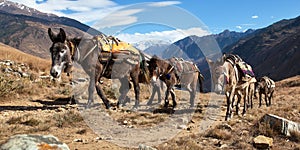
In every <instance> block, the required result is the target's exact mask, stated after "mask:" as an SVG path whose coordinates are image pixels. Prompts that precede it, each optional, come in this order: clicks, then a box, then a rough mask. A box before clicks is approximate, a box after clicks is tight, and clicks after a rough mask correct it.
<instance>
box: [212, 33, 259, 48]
mask: <svg viewBox="0 0 300 150" xmlns="http://www.w3.org/2000/svg"><path fill="white" fill-rule="evenodd" d="M254 31H255V30H253V29H248V30H247V31H246V32H236V31H229V30H224V31H223V32H221V33H219V34H215V35H213V37H214V38H215V39H216V41H217V42H218V44H219V46H220V48H221V49H224V48H225V47H227V46H229V45H231V44H233V43H235V42H237V41H238V40H240V39H241V38H243V37H245V36H248V35H250V34H252V33H254Z"/></svg>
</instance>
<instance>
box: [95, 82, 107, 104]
mask: <svg viewBox="0 0 300 150" xmlns="http://www.w3.org/2000/svg"><path fill="white" fill-rule="evenodd" d="M96 90H97V94H98V95H99V96H100V98H101V99H102V101H103V103H104V105H105V107H106V109H109V108H110V104H109V101H108V100H107V98H106V96H105V94H104V92H103V90H102V88H101V87H100V83H99V82H97V83H96Z"/></svg>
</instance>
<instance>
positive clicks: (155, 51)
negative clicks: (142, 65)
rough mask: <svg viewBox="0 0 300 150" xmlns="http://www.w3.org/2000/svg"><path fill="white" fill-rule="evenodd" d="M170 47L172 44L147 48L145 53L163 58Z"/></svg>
mask: <svg viewBox="0 0 300 150" xmlns="http://www.w3.org/2000/svg"><path fill="white" fill-rule="evenodd" d="M169 46H170V44H156V45H152V46H150V47H148V48H146V49H145V50H144V52H145V53H147V54H149V55H152V56H153V55H156V56H159V57H162V53H163V51H165V50H166V49H167V48H168V47H169Z"/></svg>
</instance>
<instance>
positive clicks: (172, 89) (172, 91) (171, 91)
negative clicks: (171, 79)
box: [170, 88, 177, 108]
mask: <svg viewBox="0 0 300 150" xmlns="http://www.w3.org/2000/svg"><path fill="white" fill-rule="evenodd" d="M170 93H171V97H172V101H173V108H175V107H176V106H177V102H176V95H175V91H174V88H171V90H170Z"/></svg>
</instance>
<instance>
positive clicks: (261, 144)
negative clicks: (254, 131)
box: [253, 135, 273, 149]
mask: <svg viewBox="0 0 300 150" xmlns="http://www.w3.org/2000/svg"><path fill="white" fill-rule="evenodd" d="M253 145H254V147H256V148H258V149H269V148H270V147H272V145H273V139H272V138H269V137H266V136H263V135H259V136H257V137H255V138H254V139H253Z"/></svg>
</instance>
